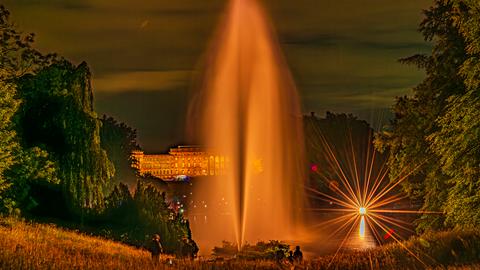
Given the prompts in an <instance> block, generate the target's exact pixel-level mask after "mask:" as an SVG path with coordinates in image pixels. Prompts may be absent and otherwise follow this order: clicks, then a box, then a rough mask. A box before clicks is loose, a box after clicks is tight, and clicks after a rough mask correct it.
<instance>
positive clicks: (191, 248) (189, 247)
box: [181, 237, 199, 260]
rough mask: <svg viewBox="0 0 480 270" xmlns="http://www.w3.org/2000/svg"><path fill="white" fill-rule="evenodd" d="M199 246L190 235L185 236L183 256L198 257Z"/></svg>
mask: <svg viewBox="0 0 480 270" xmlns="http://www.w3.org/2000/svg"><path fill="white" fill-rule="evenodd" d="M198 250H199V249H198V246H197V243H195V241H193V240H192V238H190V237H184V238H183V239H182V252H181V253H182V256H183V257H188V258H190V259H191V260H193V259H195V257H197V253H198Z"/></svg>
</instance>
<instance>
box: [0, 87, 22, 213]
mask: <svg viewBox="0 0 480 270" xmlns="http://www.w3.org/2000/svg"><path fill="white" fill-rule="evenodd" d="M15 93H16V90H15V86H14V85H12V84H8V83H5V82H4V81H2V80H0V138H2V139H1V140H0V211H1V212H12V211H13V209H14V201H13V200H12V198H10V197H8V196H7V191H8V190H9V189H10V188H11V186H12V182H11V181H10V179H8V178H7V177H6V175H5V173H6V171H8V170H9V169H10V168H11V167H12V166H13V165H14V164H15V151H18V148H19V145H18V142H17V141H16V132H15V130H14V129H13V125H12V117H13V116H14V114H15V113H16V111H17V109H18V106H19V105H20V101H19V100H18V99H16V98H15Z"/></svg>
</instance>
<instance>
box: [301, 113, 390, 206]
mask: <svg viewBox="0 0 480 270" xmlns="http://www.w3.org/2000/svg"><path fill="white" fill-rule="evenodd" d="M304 128H305V140H306V145H307V156H308V162H309V165H310V173H309V181H310V187H312V188H315V189H317V190H321V191H323V192H328V191H330V190H332V185H336V186H338V187H340V188H343V185H342V184H341V183H342V180H341V179H342V178H343V177H344V176H343V174H344V175H345V177H347V179H349V180H350V181H351V184H352V185H354V184H355V182H356V180H355V179H357V178H358V180H359V183H360V184H361V185H362V186H363V184H364V183H363V181H364V180H365V178H366V177H364V175H366V173H368V172H367V171H366V170H367V168H368V170H370V167H371V172H370V173H369V174H370V175H371V177H376V176H377V174H378V173H380V172H379V170H380V168H381V167H382V165H383V163H384V162H385V156H384V155H382V154H380V153H378V152H377V151H375V149H374V147H373V139H374V130H373V129H372V128H371V127H370V125H369V124H368V123H367V122H366V121H363V120H359V119H357V118H356V117H355V116H353V115H347V114H335V113H330V112H327V113H326V116H325V118H319V117H316V116H314V115H313V116H308V117H305V118H304ZM337 162H338V163H337ZM358 176H360V177H358ZM317 201H318V200H317Z"/></svg>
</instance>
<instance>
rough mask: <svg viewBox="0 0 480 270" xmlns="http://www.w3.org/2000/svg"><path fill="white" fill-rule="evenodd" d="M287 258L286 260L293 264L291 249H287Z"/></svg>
mask: <svg viewBox="0 0 480 270" xmlns="http://www.w3.org/2000/svg"><path fill="white" fill-rule="evenodd" d="M287 259H288V262H289V263H290V264H293V251H291V250H289V251H288V257H287Z"/></svg>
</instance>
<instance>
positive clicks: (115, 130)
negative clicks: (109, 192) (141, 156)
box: [100, 115, 140, 186]
mask: <svg viewBox="0 0 480 270" xmlns="http://www.w3.org/2000/svg"><path fill="white" fill-rule="evenodd" d="M101 121H102V125H101V128H100V141H101V146H102V148H103V149H105V150H106V151H107V155H108V158H109V159H110V160H111V161H112V162H113V164H114V166H115V175H114V176H113V178H112V179H111V182H112V183H114V184H118V183H124V184H128V185H129V186H134V185H135V183H136V180H137V173H136V171H135V169H133V168H132V165H134V163H135V162H136V161H135V160H134V158H133V157H132V155H131V153H132V151H134V150H138V149H140V146H139V145H138V144H137V132H136V130H134V129H132V128H131V127H129V126H127V125H126V124H125V123H119V122H117V121H116V120H115V119H114V118H112V117H107V116H106V115H104V116H103V117H102V118H101Z"/></svg>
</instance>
